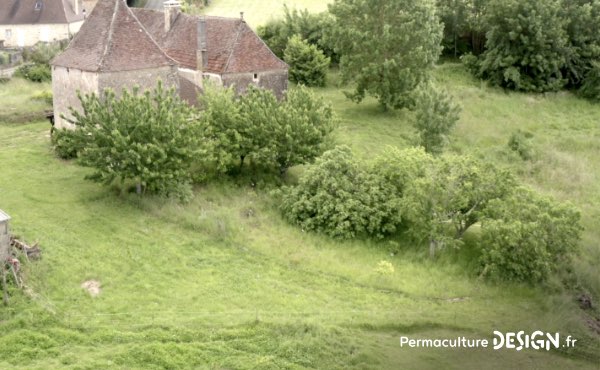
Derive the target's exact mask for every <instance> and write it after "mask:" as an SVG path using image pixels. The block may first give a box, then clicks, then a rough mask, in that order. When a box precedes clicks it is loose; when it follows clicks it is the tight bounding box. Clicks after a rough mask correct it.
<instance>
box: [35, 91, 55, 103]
mask: <svg viewBox="0 0 600 370" xmlns="http://www.w3.org/2000/svg"><path fill="white" fill-rule="evenodd" d="M31 99H33V100H41V101H43V102H45V103H46V104H48V105H52V101H53V97H52V91H48V90H42V91H40V92H39V93H37V94H35V95H33V96H32V97H31Z"/></svg>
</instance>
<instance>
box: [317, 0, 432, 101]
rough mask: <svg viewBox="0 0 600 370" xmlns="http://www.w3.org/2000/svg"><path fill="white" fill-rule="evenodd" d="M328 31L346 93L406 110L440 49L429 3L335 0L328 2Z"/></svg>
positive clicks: (416, 0) (413, 0)
mask: <svg viewBox="0 0 600 370" xmlns="http://www.w3.org/2000/svg"><path fill="white" fill-rule="evenodd" d="M329 11H330V13H331V14H332V15H333V16H334V17H335V20H336V21H335V24H334V27H332V30H331V32H330V35H329V36H328V37H329V38H330V39H331V40H333V44H334V46H335V50H336V51H337V52H339V53H340V54H341V59H340V71H341V76H342V80H343V81H344V82H348V83H349V82H352V83H353V86H355V90H354V91H353V92H351V93H347V94H346V95H347V96H348V97H349V98H350V99H352V100H353V101H355V102H361V101H362V100H363V99H364V98H365V97H366V96H367V95H371V96H373V97H375V98H376V99H377V100H378V101H379V103H380V104H381V105H382V106H383V107H385V108H394V109H400V108H407V107H408V108H410V107H412V106H413V104H414V97H413V92H414V90H415V89H416V88H417V86H418V85H419V84H421V83H422V82H424V81H426V80H427V79H428V73H429V71H430V69H431V68H432V67H433V65H434V64H435V62H436V61H437V60H438V57H439V55H440V53H441V46H440V41H441V38H442V26H441V24H440V23H439V21H438V18H437V16H436V9H435V7H434V5H433V3H432V2H431V1H421V0H406V1H380V0H336V1H334V2H333V3H332V4H330V5H329Z"/></svg>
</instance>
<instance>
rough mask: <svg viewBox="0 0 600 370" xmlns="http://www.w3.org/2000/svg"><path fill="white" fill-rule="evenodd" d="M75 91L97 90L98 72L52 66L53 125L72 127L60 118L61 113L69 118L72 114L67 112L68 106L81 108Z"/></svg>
mask: <svg viewBox="0 0 600 370" xmlns="http://www.w3.org/2000/svg"><path fill="white" fill-rule="evenodd" d="M77 91H80V92H81V93H82V94H90V93H92V92H98V74H97V73H96V72H85V71H81V70H78V69H73V68H70V69H69V68H65V67H56V66H55V67H52V94H53V98H54V99H53V100H54V120H55V124H54V126H55V127H57V128H69V127H72V125H71V124H70V123H69V122H68V121H67V120H64V119H63V118H61V115H65V116H66V117H67V119H71V118H72V116H71V115H70V114H69V107H74V108H75V109H78V110H81V103H80V102H79V98H78V97H77Z"/></svg>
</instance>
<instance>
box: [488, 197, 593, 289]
mask: <svg viewBox="0 0 600 370" xmlns="http://www.w3.org/2000/svg"><path fill="white" fill-rule="evenodd" d="M579 221H580V214H579V212H578V211H577V210H576V209H575V208H573V207H572V206H571V205H569V204H560V203H558V202H556V201H554V200H552V199H550V198H547V197H543V196H540V195H537V194H536V193H534V192H532V191H530V190H527V189H524V188H519V189H518V190H517V191H515V192H513V194H512V195H511V196H510V197H506V198H504V199H496V200H492V201H491V202H490V204H489V206H488V207H487V209H486V211H485V217H484V218H483V222H482V235H481V252H482V254H481V258H480V262H481V266H482V275H484V276H489V277H493V278H497V279H502V280H515V281H525V282H538V281H542V280H544V279H545V278H546V277H547V276H548V275H549V274H550V272H552V271H553V270H556V269H557V268H559V267H560V266H561V265H565V263H566V262H567V261H568V258H569V256H570V254H571V253H572V252H573V251H574V250H575V248H576V246H577V242H578V241H579V238H580V233H581V231H582V228H581V225H580V223H579Z"/></svg>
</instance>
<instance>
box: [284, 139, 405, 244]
mask: <svg viewBox="0 0 600 370" xmlns="http://www.w3.org/2000/svg"><path fill="white" fill-rule="evenodd" d="M282 191H283V196H282V201H281V205H280V208H281V210H282V211H283V214H284V217H285V218H286V219H287V220H288V221H290V222H291V223H294V224H298V225H299V226H301V227H302V229H303V230H311V231H317V232H322V233H325V234H327V235H329V236H332V237H337V238H344V239H348V238H354V237H358V236H375V237H382V236H384V235H387V234H390V233H392V232H394V231H395V230H396V228H397V226H398V225H399V223H400V220H399V219H398V215H399V213H398V212H397V211H398V206H399V203H398V202H399V198H398V197H397V196H396V195H395V189H394V187H393V186H391V185H390V184H389V183H388V182H386V181H384V179H383V178H382V177H381V176H378V175H377V174H374V173H370V172H369V171H365V169H364V168H363V167H361V166H360V165H359V164H358V163H357V161H356V159H355V158H354V156H353V155H352V152H351V151H350V149H349V148H348V147H345V146H344V147H336V148H335V149H332V150H330V151H327V152H325V153H324V154H323V156H322V157H320V158H319V159H317V161H316V163H315V165H314V166H312V167H310V168H309V169H308V170H307V171H306V172H305V173H304V174H303V176H302V177H301V179H300V182H299V184H298V185H297V186H295V187H288V188H283V190H282Z"/></svg>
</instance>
